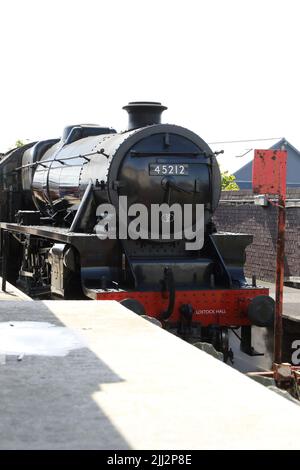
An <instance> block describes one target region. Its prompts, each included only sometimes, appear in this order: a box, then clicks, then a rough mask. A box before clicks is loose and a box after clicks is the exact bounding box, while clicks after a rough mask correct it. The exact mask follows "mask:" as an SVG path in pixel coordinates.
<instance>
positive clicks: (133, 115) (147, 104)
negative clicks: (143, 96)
mask: <svg viewBox="0 0 300 470" xmlns="http://www.w3.org/2000/svg"><path fill="white" fill-rule="evenodd" d="M123 109H125V110H126V111H127V112H128V117H129V119H128V130H129V131H130V130H131V129H138V128H139V127H145V126H150V125H152V124H160V123H161V115H162V112H163V111H165V110H166V109H168V108H167V107H166V106H163V105H162V104H161V103H158V102H156V101H132V102H130V103H128V104H127V105H126V106H124V107H123Z"/></svg>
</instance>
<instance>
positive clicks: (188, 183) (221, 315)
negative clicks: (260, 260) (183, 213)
mask: <svg viewBox="0 0 300 470" xmlns="http://www.w3.org/2000/svg"><path fill="white" fill-rule="evenodd" d="M123 109H125V110H126V111H127V112H128V116H129V122H128V129H127V130H126V131H125V132H116V131H115V130H114V129H112V128H109V127H101V126H98V125H72V126H68V127H66V128H65V129H64V131H63V134H62V137H61V138H60V139H50V140H45V141H40V142H34V143H30V144H26V145H24V146H23V147H21V148H16V149H14V150H12V151H10V152H8V153H7V154H5V155H4V156H3V157H2V158H1V161H0V228H1V255H2V258H1V259H2V277H3V279H4V281H5V279H8V280H9V281H10V282H12V283H15V284H16V285H18V286H19V287H20V288H21V289H22V290H23V291H24V292H26V293H27V294H28V295H30V296H32V297H41V296H43V295H52V296H59V297H61V298H65V299H78V298H87V299H95V300H117V301H119V302H121V303H122V304H123V305H125V306H127V307H128V308H129V309H131V310H133V311H134V312H136V313H137V314H145V313H146V314H147V315H148V316H150V317H155V318H157V319H159V320H160V321H161V323H162V324H163V326H164V327H165V328H168V329H170V330H174V331H176V332H177V334H178V335H180V336H182V337H184V338H189V337H192V336H195V335H196V336H197V337H198V338H199V339H200V340H203V341H209V342H212V343H213V344H214V346H215V347H216V349H218V350H219V351H222V352H223V353H224V355H225V357H226V358H228V355H229V354H230V349H229V346H228V329H229V328H241V348H242V350H243V351H244V352H246V353H247V354H250V355H252V354H254V351H253V348H252V345H251V327H252V325H257V326H261V327H263V326H269V325H270V324H271V323H272V321H273V317H274V302H273V300H272V299H271V298H270V297H269V292H268V290H267V289H264V288H258V287H256V285H255V283H253V285H248V284H247V282H246V279H245V276H244V272H243V265H244V261H245V249H246V247H247V246H248V245H249V244H250V243H251V242H252V236H251V235H247V234H232V233H217V232H216V230H215V227H214V224H213V220H212V216H213V213H214V211H215V209H216V208H217V206H218V202H219V198H220V193H221V178H220V171H219V167H218V163H217V160H216V155H215V154H214V153H213V152H212V150H211V149H210V148H209V146H208V145H207V144H206V143H205V142H204V141H203V140H202V139H201V138H200V137H199V136H198V135H196V134H194V133H193V132H191V131H190V130H188V129H186V128H183V127H179V126H177V125H170V124H161V115H162V112H163V111H164V110H165V109H167V108H166V107H164V106H162V105H161V103H158V102H131V103H129V104H128V105H127V106H125V107H124V108H123ZM121 196H126V198H127V203H128V206H131V205H133V204H143V206H144V207H146V208H147V209H148V210H149V211H151V207H153V204H156V205H161V204H166V203H168V204H169V206H172V204H175V203H176V204H179V206H180V207H182V208H183V207H184V206H185V205H190V206H191V207H194V206H196V205H197V204H201V205H202V207H203V208H204V210H203V217H204V235H203V236H204V241H203V246H202V247H201V248H200V249H199V248H195V249H189V250H187V249H186V242H187V240H186V237H185V235H184V233H182V237H181V239H178V238H175V237H174V233H173V232H172V230H170V235H169V237H168V238H166V237H162V236H161V231H159V236H158V237H157V238H156V239H152V238H151V237H149V236H141V237H140V238H138V239H130V238H128V237H120V236H116V237H115V238H112V237H106V238H105V237H103V236H102V237H100V236H99V234H98V233H97V224H99V222H100V221H103V218H104V217H105V215H103V213H101V211H100V213H99V211H98V210H97V209H98V207H99V206H101V205H103V204H107V203H109V204H111V205H112V206H113V207H115V208H116V220H117V222H119V221H120V214H119V211H120V208H119V204H118V203H119V201H120V199H121ZM169 215H170V213H169ZM171 215H172V214H171ZM126 217H127V221H129V222H130V216H129V215H128V214H127V215H126ZM195 217H196V216H195V214H194V215H193V219H192V224H193V226H194V224H195V222H196V219H195ZM170 219H171V217H169V220H168V222H170ZM160 223H161V227H162V225H163V223H164V214H163V213H161V218H160Z"/></svg>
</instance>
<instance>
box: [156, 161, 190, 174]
mask: <svg viewBox="0 0 300 470" xmlns="http://www.w3.org/2000/svg"><path fill="white" fill-rule="evenodd" d="M188 174H189V166H188V165H187V164H186V163H185V164H181V163H172V164H170V163H168V164H158V163H151V164H150V165H149V175H151V176H164V175H176V176H180V175H188Z"/></svg>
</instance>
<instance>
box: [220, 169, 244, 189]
mask: <svg viewBox="0 0 300 470" xmlns="http://www.w3.org/2000/svg"><path fill="white" fill-rule="evenodd" d="M239 189H240V188H239V187H238V185H237V184H236V182H235V176H234V175H230V174H229V173H228V171H224V173H222V191H238V190H239Z"/></svg>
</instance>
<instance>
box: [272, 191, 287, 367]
mask: <svg viewBox="0 0 300 470" xmlns="http://www.w3.org/2000/svg"><path fill="white" fill-rule="evenodd" d="M284 238H285V196H284V195H283V194H280V195H279V197H278V233H277V260H276V307H275V324H274V362H276V363H277V364H281V362H282V306H283V283H284Z"/></svg>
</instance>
